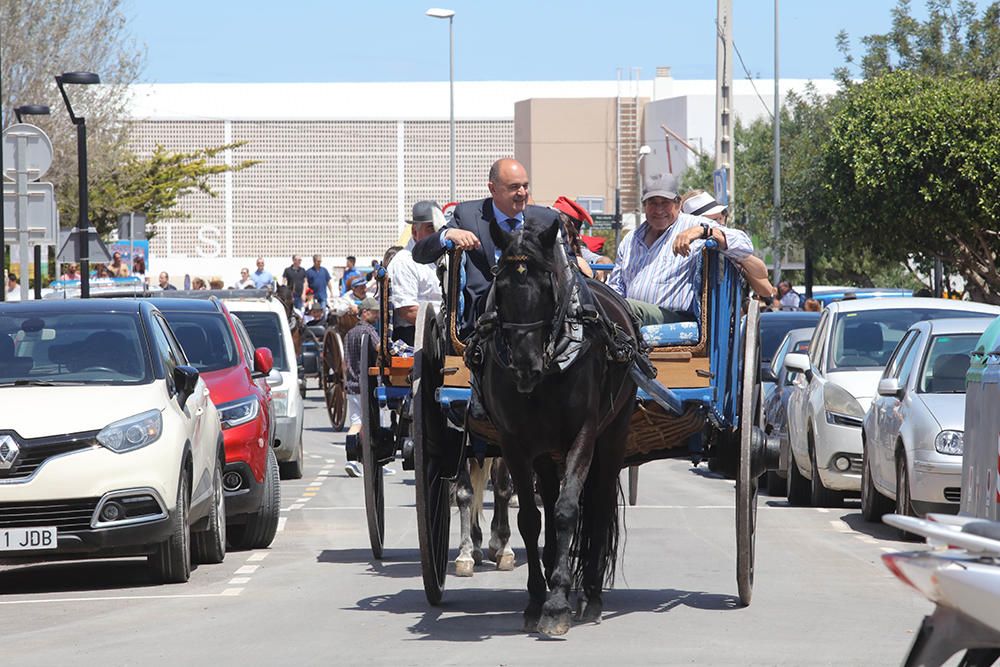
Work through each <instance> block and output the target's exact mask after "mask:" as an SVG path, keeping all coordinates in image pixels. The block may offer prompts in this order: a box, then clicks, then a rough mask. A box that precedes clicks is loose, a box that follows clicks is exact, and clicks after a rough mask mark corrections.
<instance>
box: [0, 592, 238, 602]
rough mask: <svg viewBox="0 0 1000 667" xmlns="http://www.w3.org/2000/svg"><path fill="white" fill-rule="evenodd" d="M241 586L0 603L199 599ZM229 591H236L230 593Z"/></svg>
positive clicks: (226, 594)
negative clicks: (203, 591) (173, 593)
mask: <svg viewBox="0 0 1000 667" xmlns="http://www.w3.org/2000/svg"><path fill="white" fill-rule="evenodd" d="M242 590H243V589H242V588H227V589H226V590H224V591H222V592H221V593H191V594H187V595H183V594H182V595H106V596H100V597H86V598H48V599H43V600H0V605H12V604H39V603H52V602H113V601H117V600H178V599H199V598H217V597H222V596H230V595H239V594H240V593H239V592H241V591H242ZM230 591H238V592H236V593H232V592H230Z"/></svg>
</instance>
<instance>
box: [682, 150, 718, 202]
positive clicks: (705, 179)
mask: <svg viewBox="0 0 1000 667" xmlns="http://www.w3.org/2000/svg"><path fill="white" fill-rule="evenodd" d="M714 171H715V160H714V159H713V158H712V156H711V155H708V154H707V153H702V154H701V155H699V156H698V159H697V161H696V162H695V163H694V164H693V165H691V166H690V167H688V168H687V169H685V170H684V173H683V174H681V192H688V191H690V190H704V191H705V192H712V191H713V190H714V182H713V180H712V172H714Z"/></svg>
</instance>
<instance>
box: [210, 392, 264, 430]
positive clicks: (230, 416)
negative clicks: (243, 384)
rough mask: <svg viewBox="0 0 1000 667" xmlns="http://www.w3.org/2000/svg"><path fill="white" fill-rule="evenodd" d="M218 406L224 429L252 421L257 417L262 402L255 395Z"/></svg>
mask: <svg viewBox="0 0 1000 667" xmlns="http://www.w3.org/2000/svg"><path fill="white" fill-rule="evenodd" d="M216 407H217V408H218V410H219V421H220V422H222V428H224V429H226V428H233V427H234V426H239V425H240V424H246V423H247V422H252V421H253V420H254V419H257V414H258V413H259V412H260V403H258V402H257V397H256V396H253V395H251V396H247V397H246V398H241V399H238V400H235V401H230V402H229V403H223V404H222V405H219V406H216Z"/></svg>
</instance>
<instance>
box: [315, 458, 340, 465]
mask: <svg viewBox="0 0 1000 667" xmlns="http://www.w3.org/2000/svg"><path fill="white" fill-rule="evenodd" d="M316 458H319V457H318V456H317V457H316ZM326 462H327V463H330V464H333V463H336V462H337V461H336V460H334V459H327V460H326Z"/></svg>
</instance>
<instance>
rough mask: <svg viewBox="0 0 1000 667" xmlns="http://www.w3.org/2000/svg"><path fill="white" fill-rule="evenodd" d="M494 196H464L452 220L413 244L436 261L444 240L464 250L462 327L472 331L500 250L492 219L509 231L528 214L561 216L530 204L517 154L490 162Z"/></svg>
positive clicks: (423, 258) (417, 257) (547, 218)
mask: <svg viewBox="0 0 1000 667" xmlns="http://www.w3.org/2000/svg"><path fill="white" fill-rule="evenodd" d="M487 185H488V187H489V191H490V195H491V196H489V197H487V198H485V199H477V200H475V201H468V202H462V203H461V204H459V205H458V206H456V207H455V209H454V214H453V215H452V218H451V221H450V222H449V223H448V225H447V226H446V227H445V228H444V229H442V230H441V232H440V233H439V234H436V235H431V236H428V237H427V238H424V239H423V240H421V241H418V242H417V243H415V244H414V246H413V250H412V252H413V259H414V261H417V262H419V263H421V264H431V263H433V262H435V261H437V259H438V258H439V257H441V255H443V254H444V251H445V242H446V241H451V242H452V243H454V244H455V247H457V248H461V249H462V250H464V251H465V277H466V283H465V303H466V308H465V312H464V313H462V329H463V331H464V332H468V331H471V330H472V328H473V326H474V325H475V322H476V318H478V317H479V316H480V315H482V313H483V305H484V303H485V301H486V295H487V293H488V292H489V290H490V285H491V284H492V283H493V267H495V266H496V264H497V260H498V259H500V250H499V249H498V248H497V247H496V246H495V245H494V244H493V238H492V237H491V236H490V224H491V223H494V222H495V223H497V224H498V225H499V226H500V228H501V229H503V230H504V231H506V232H514V231H516V230H518V229H520V228H521V226H522V225H523V224H524V220H525V218H526V217H527V218H530V219H532V220H535V221H537V222H541V223H543V224H544V223H551V222H555V221H556V220H558V213H556V211H554V210H552V209H551V208H546V207H544V206H534V205H530V204H528V186H529V184H528V172H527V170H526V169H525V168H524V166H523V165H522V164H521V163H520V162H518V161H517V160H513V159H510V158H503V159H500V160H497V161H496V162H494V163H493V165H492V166H491V167H490V172H489V181H488V183H487Z"/></svg>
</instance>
